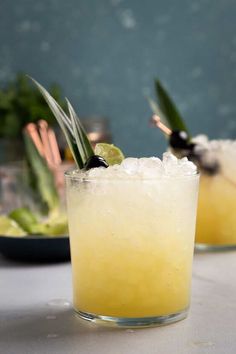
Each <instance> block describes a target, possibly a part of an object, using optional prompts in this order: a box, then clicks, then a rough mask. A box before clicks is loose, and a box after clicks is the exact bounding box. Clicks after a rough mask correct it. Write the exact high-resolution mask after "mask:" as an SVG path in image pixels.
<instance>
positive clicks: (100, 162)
mask: <svg viewBox="0 0 236 354" xmlns="http://www.w3.org/2000/svg"><path fill="white" fill-rule="evenodd" d="M108 166H109V165H108V163H107V162H106V160H104V158H103V157H101V156H99V155H93V156H90V157H89V158H88V160H87V161H86V163H85V166H84V168H85V170H90V169H91V168H96V167H105V168H107V167H108Z"/></svg>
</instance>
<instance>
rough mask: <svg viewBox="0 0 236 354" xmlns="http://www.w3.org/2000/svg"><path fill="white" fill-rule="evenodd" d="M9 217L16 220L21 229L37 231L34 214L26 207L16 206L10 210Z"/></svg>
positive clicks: (31, 231)
mask: <svg viewBox="0 0 236 354" xmlns="http://www.w3.org/2000/svg"><path fill="white" fill-rule="evenodd" d="M9 217H10V218H11V219H12V220H14V221H16V222H17V224H19V225H20V226H21V227H22V229H24V230H25V231H27V232H29V233H38V229H37V228H36V230H35V225H37V224H38V220H37V218H36V216H35V215H34V214H33V213H32V212H31V211H30V210H29V209H28V208H17V209H14V210H12V211H11V212H10V214H9Z"/></svg>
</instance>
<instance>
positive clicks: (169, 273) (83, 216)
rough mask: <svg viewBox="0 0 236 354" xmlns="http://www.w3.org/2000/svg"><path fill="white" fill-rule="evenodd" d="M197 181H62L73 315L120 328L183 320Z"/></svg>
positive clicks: (78, 176)
mask: <svg viewBox="0 0 236 354" xmlns="http://www.w3.org/2000/svg"><path fill="white" fill-rule="evenodd" d="M198 180H199V176H198V175H197V174H195V175H190V176H181V177H177V178H175V177H170V176H162V177H161V178H160V179H157V178H155V179H154V178H145V179H141V178H138V177H137V178H128V177H127V178H121V179H120V178H110V179H107V178H92V177H90V178H86V177H84V174H83V173H81V172H76V173H75V172H74V171H73V172H68V173H66V185H67V209H68V219H69V233H70V246H71V257H72V273H73V293H74V308H75V311H76V312H77V313H78V314H79V316H80V317H82V318H83V319H86V320H90V321H94V322H98V323H106V324H109V325H118V326H124V327H144V326H154V325H161V324H168V323H172V322H175V321H178V320H181V319H183V318H185V317H186V316H187V312H188V308H189V303H190V288H191V270H192V256H193V246H194V234H195V220H196V206H197V192H198Z"/></svg>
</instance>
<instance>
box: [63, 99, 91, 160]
mask: <svg viewBox="0 0 236 354" xmlns="http://www.w3.org/2000/svg"><path fill="white" fill-rule="evenodd" d="M66 102H67V106H68V110H69V114H70V118H71V123H72V128H73V132H74V137H75V140H76V143H77V147H78V149H79V151H80V153H81V156H83V157H84V158H83V160H84V162H86V161H87V160H88V158H89V157H90V156H92V155H94V151H93V148H92V146H91V144H90V142H89V140H88V137H87V134H86V132H85V130H84V127H83V126H82V124H81V122H80V120H79V118H78V116H77V114H76V113H75V110H74V108H73V107H72V105H71V103H70V101H69V100H68V99H67V98H66Z"/></svg>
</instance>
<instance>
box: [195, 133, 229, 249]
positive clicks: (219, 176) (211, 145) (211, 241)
mask: <svg viewBox="0 0 236 354" xmlns="http://www.w3.org/2000/svg"><path fill="white" fill-rule="evenodd" d="M198 139H199V138H196V141H198ZM202 140H203V138H202ZM200 142H201V140H200ZM203 143H205V145H204V144H203V149H202V151H203V152H202V156H203V158H204V157H205V155H206V156H208V155H209V157H208V160H209V161H210V162H211V160H212V161H216V162H217V164H218V168H217V169H216V171H215V172H214V173H212V174H210V175H208V174H207V173H204V171H203V172H202V173H201V179H200V189H199V202H198V212H197V228H196V243H197V245H198V247H199V248H201V247H202V248H206V249H216V250H217V249H220V248H222V247H223V248H224V247H225V248H227V247H230V248H232V247H234V248H236V218H235V210H236V178H235V176H236V163H235V161H236V141H232V140H212V141H209V140H207V138H206V137H205V141H204V140H203ZM200 147H201V146H200Z"/></svg>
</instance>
